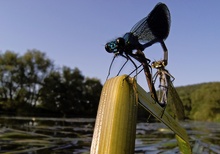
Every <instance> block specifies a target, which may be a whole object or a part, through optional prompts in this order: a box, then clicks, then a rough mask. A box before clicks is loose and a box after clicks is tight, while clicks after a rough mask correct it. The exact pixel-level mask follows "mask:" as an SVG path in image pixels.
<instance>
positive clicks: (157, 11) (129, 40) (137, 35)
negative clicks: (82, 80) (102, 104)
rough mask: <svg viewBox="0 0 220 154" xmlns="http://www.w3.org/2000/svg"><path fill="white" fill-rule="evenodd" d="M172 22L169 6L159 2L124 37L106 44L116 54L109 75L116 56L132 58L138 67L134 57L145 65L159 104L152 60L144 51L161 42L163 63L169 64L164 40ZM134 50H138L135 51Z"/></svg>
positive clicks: (109, 50) (150, 86)
mask: <svg viewBox="0 0 220 154" xmlns="http://www.w3.org/2000/svg"><path fill="white" fill-rule="evenodd" d="M170 22H171V20H170V12H169V9H168V7H167V6H166V5H165V4H163V3H158V4H157V5H156V6H155V7H154V9H153V10H152V11H151V12H150V13H149V15H148V16H146V17H145V18H143V19H141V20H140V21H139V22H137V23H136V24H135V25H134V26H133V28H132V29H131V31H130V32H128V33H126V34H125V35H124V36H123V37H119V38H117V39H116V40H113V41H111V42H108V43H107V44H106V45H105V49H106V51H107V52H109V53H114V55H115V56H114V58H113V60H112V62H111V65H110V68H109V73H108V76H109V74H110V69H111V66H112V63H113V61H114V59H115V57H116V56H118V55H120V56H122V57H125V58H126V59H127V61H128V60H130V61H131V62H132V63H133V64H134V66H135V67H136V69H137V66H136V65H135V63H134V62H133V60H132V59H131V58H130V57H133V58H134V59H136V60H137V61H139V62H140V63H141V65H142V66H143V69H144V73H145V76H146V79H147V82H148V86H149V90H150V92H151V96H152V98H153V99H154V100H155V102H157V103H158V104H160V103H159V101H158V98H157V94H156V90H155V87H154V84H153V81H152V75H151V71H150V69H149V68H150V65H149V63H150V60H149V59H147V58H146V57H145V55H144V53H143V52H142V51H143V50H145V48H147V47H149V46H151V45H153V44H154V43H157V42H159V43H160V44H161V46H162V48H163V51H164V59H163V65H164V66H166V65H167V60H168V51H167V48H166V45H165V43H164V40H165V39H166V38H167V37H168V35H169V31H170ZM134 50H136V51H137V52H136V53H133V51H134ZM127 61H126V62H125V63H124V65H125V64H126V63H127ZM124 65H123V66H122V68H123V67H124ZM122 68H121V69H122ZM121 69H120V71H121ZM120 71H119V73H120ZM119 73H118V74H119ZM107 78H108V77H107Z"/></svg>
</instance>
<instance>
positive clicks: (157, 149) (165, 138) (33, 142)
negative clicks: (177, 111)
mask: <svg viewBox="0 0 220 154" xmlns="http://www.w3.org/2000/svg"><path fill="white" fill-rule="evenodd" d="M94 124H95V119H92V118H74V119H62V118H27V117H0V126H1V128H0V138H1V140H0V153H7V152H10V153H15V154H18V153H23V154H42V153H54V154H60V153H75V154H80V153H89V150H90V145H91V140H92V133H93V128H94ZM181 125H182V126H183V127H184V128H185V129H186V130H187V133H188V135H189V136H190V143H191V145H192V148H193V152H194V153H220V146H219V145H220V124H219V123H211V122H194V121H186V122H183V123H181ZM135 144H136V145H135V153H136V154H144V153H152V154H153V153H178V152H179V149H178V146H177V141H176V139H175V137H174V134H173V132H172V131H170V129H168V128H167V127H166V126H165V125H164V124H162V123H144V122H140V123H138V124H137V131H136V142H135Z"/></svg>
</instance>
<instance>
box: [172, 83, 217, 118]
mask: <svg viewBox="0 0 220 154" xmlns="http://www.w3.org/2000/svg"><path fill="white" fill-rule="evenodd" d="M176 90H177V92H178V94H179V96H180V98H181V100H182V101H183V104H184V109H185V115H186V116H187V117H188V118H190V119H192V120H205V121H219V122H220V82H210V83H201V84H195V85H189V86H181V87H176Z"/></svg>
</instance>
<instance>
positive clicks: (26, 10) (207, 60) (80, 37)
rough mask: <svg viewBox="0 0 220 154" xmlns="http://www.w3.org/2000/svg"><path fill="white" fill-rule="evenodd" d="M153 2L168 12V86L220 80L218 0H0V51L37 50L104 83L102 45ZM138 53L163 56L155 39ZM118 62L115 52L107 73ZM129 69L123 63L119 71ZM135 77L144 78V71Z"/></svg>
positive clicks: (105, 55) (106, 59) (141, 80)
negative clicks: (169, 79)
mask: <svg viewBox="0 0 220 154" xmlns="http://www.w3.org/2000/svg"><path fill="white" fill-rule="evenodd" d="M158 2H163V3H165V4H166V5H167V6H168V8H169V10H170V12H171V30H170V34H169V36H168V38H167V40H166V41H165V43H166V45H167V48H168V50H169V65H168V66H167V69H168V70H169V71H170V73H171V74H172V75H173V76H174V77H175V78H176V80H175V81H174V85H176V86H181V85H189V84H195V83H201V82H210V81H220V68H219V66H220V64H219V61H220V60H219V58H220V50H219V48H220V30H219V29H220V20H219V17H220V10H219V6H220V1H219V0H212V1H206V0H193V1H174V0H169V1H168V0H161V1H157V0H139V1H131V0H126V1H116V0H115V1H113V0H112V1H107V0H102V1H101V0H65V1H62V0H31V1H30V0H19V1H18V0H1V1H0V51H1V52H5V51H6V50H11V51H14V52H17V53H20V54H23V53H25V52H26V51H27V50H28V49H38V50H40V51H42V52H45V53H46V54H47V56H48V57H49V58H50V59H52V60H54V63H55V65H57V66H59V67H62V66H64V65H65V66H68V67H71V68H75V67H78V68H79V69H80V70H81V71H82V74H83V75H84V76H88V77H96V78H99V79H100V80H101V81H102V83H104V82H105V78H106V76H107V73H108V68H109V65H110V62H111V60H112V58H113V55H112V54H109V53H107V52H106V51H105V49H104V45H105V44H106V42H108V41H111V40H112V39H115V38H117V37H120V36H123V34H124V33H126V32H129V31H130V29H131V28H132V26H133V25H134V24H135V23H136V22H137V21H139V20H140V19H142V18H143V17H145V16H146V15H147V14H148V13H149V12H150V11H151V10H152V9H153V8H154V6H155V5H156V4H157V3H158ZM144 53H145V54H146V56H147V57H149V58H150V59H151V60H156V59H161V58H162V57H163V52H162V49H161V47H160V45H159V44H155V45H153V46H152V47H150V48H148V49H146V50H145V51H144ZM123 62H124V59H123V58H121V57H118V58H117V59H116V61H115V63H114V65H113V67H112V72H111V76H114V75H116V73H117V71H118V70H119V68H120V66H121V65H122V64H123ZM132 70H133V66H132V64H128V65H127V66H126V68H125V70H124V71H123V72H122V73H129V72H130V71H132ZM138 82H139V83H144V82H145V79H144V74H140V75H139V77H138Z"/></svg>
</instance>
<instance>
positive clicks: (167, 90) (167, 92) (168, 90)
mask: <svg viewBox="0 0 220 154" xmlns="http://www.w3.org/2000/svg"><path fill="white" fill-rule="evenodd" d="M151 66H152V68H156V69H157V72H156V73H155V74H154V76H153V83H154V84H155V83H156V80H157V79H158V77H159V90H158V100H159V104H160V106H162V107H164V110H163V113H162V114H161V117H162V116H163V114H164V111H165V109H166V106H167V103H168V102H171V103H172V108H173V110H174V111H175V115H176V117H177V118H178V119H179V120H183V119H184V107H183V103H182V101H181V99H180V97H179V95H178V93H177V92H176V89H175V88H174V86H173V81H174V80H175V78H174V77H173V76H172V75H171V74H170V73H169V72H168V70H167V69H165V65H164V64H163V61H162V60H160V61H154V62H152V64H151ZM168 96H169V97H168Z"/></svg>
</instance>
